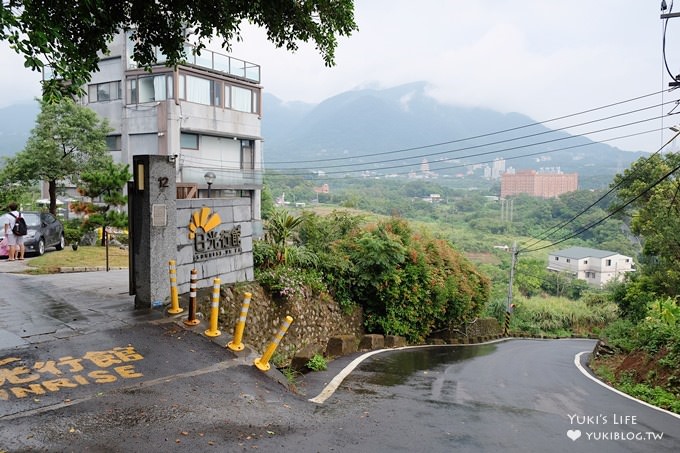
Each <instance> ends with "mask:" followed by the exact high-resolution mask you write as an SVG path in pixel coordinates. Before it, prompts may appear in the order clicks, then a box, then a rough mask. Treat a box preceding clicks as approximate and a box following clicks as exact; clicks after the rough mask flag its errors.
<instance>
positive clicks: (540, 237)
mask: <svg viewBox="0 0 680 453" xmlns="http://www.w3.org/2000/svg"><path fill="white" fill-rule="evenodd" d="M679 135H680V131H678V132H676V133H675V135H674V136H673V137H671V139H670V140H668V141H667V142H666V143H665V144H664V145H662V146H661V147H660V148H659V149H658V150H656V151H655V152H654V153H653V154H651V155H650V156H649V157H646V158H644V159H645V161H644V162H643V164H642V165H644V164H646V163H647V162H649V160H650V159H651V158H652V157H654V156H656V155H657V154H659V153H660V152H661V151H662V150H663V149H664V148H665V147H666V146H668V145H669V144H670V143H671V142H672V141H673V140H675V139H676V138H677V137H678V136H679ZM640 170H641V167H639V168H638V169H637V171H635V172H631V173H629V174H628V175H626V176H625V177H623V178H621V180H620V181H619V182H618V183H617V184H616V185H615V186H613V187H612V188H611V189H609V190H608V191H607V192H606V193H605V194H604V195H602V196H601V197H600V198H598V199H597V200H596V201H594V202H593V203H591V204H590V205H589V206H588V207H586V208H585V209H583V210H581V212H579V213H578V214H576V215H574V216H573V217H572V218H570V219H569V220H565V221H563V222H562V223H559V224H557V225H555V226H553V227H552V228H550V229H548V230H547V231H546V232H544V233H543V234H541V235H540V236H538V237H537V238H534V240H533V242H531V243H529V244H527V245H526V246H525V247H526V248H530V247H532V246H533V245H535V244H538V243H539V242H540V241H542V240H544V239H546V238H547V237H548V236H550V235H551V234H553V233H556V232H557V231H559V230H561V229H563V228H564V227H565V226H567V225H569V224H570V223H572V222H574V221H575V220H576V219H578V218H579V217H581V216H582V215H583V214H585V213H586V212H588V211H589V210H590V209H592V208H593V207H594V206H596V205H597V204H598V203H599V202H601V201H602V200H604V199H605V198H606V197H607V196H608V195H610V194H611V193H612V192H614V191H615V190H618V188H619V187H621V186H622V185H623V184H624V183H625V182H627V181H628V180H629V179H631V178H632V177H633V176H635V175H636V174H637V172H638V171H640Z"/></svg>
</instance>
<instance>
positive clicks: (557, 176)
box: [501, 169, 578, 198]
mask: <svg viewBox="0 0 680 453" xmlns="http://www.w3.org/2000/svg"><path fill="white" fill-rule="evenodd" d="M577 189H578V174H577V173H562V172H561V171H560V170H559V169H547V170H542V171H535V170H521V171H516V172H515V173H510V172H506V173H504V174H503V175H502V176H501V198H507V197H511V196H513V195H519V194H527V195H531V196H533V197H541V198H554V197H557V196H560V195H562V194H564V193H567V192H573V191H575V190H577Z"/></svg>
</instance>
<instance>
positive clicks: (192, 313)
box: [184, 269, 201, 326]
mask: <svg viewBox="0 0 680 453" xmlns="http://www.w3.org/2000/svg"><path fill="white" fill-rule="evenodd" d="M197 286H198V271H197V270H196V269H191V281H190V283H189V316H188V317H187V319H186V321H184V324H185V325H187V326H196V325H198V324H200V323H201V320H200V319H196V287H197Z"/></svg>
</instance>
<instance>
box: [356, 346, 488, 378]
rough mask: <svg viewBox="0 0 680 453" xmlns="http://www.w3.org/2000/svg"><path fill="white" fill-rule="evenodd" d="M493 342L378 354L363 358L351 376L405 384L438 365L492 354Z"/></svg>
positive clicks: (438, 366) (433, 370)
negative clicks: (415, 375)
mask: <svg viewBox="0 0 680 453" xmlns="http://www.w3.org/2000/svg"><path fill="white" fill-rule="evenodd" d="M495 350H496V345H494V344H484V345H472V346H432V347H422V348H410V349H403V350H398V351H390V352H385V353H382V354H377V355H375V356H373V357H371V358H370V359H369V360H366V361H365V362H363V363H362V364H361V365H360V366H359V367H358V368H357V370H355V372H354V373H352V375H351V377H350V380H351V381H353V382H355V383H359V382H361V383H367V384H374V385H380V386H387V387H389V386H394V385H401V384H404V383H405V382H406V381H407V380H408V379H409V378H410V377H411V376H413V375H414V374H416V373H418V372H435V371H436V370H437V369H438V368H442V367H446V366H448V365H450V364H452V363H456V362H460V361H463V360H467V359H472V358H474V357H481V356H485V355H488V354H491V353H492V352H494V351H495Z"/></svg>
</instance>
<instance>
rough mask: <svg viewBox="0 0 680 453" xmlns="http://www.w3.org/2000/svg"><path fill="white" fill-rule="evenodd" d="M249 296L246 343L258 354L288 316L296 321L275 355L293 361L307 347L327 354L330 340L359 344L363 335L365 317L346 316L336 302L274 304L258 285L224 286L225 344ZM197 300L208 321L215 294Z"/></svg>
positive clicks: (221, 323) (209, 292)
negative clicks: (339, 338)
mask: <svg viewBox="0 0 680 453" xmlns="http://www.w3.org/2000/svg"><path fill="white" fill-rule="evenodd" d="M246 292H250V293H251V294H252V298H251V301H250V308H249V309H248V317H247V320H246V327H245V330H244V333H243V342H244V343H246V344H248V345H249V346H251V347H253V348H254V349H255V350H256V351H259V352H263V351H264V350H265V349H266V348H267V346H268V345H269V343H270V342H271V341H272V337H273V336H274V335H275V334H276V333H277V332H278V329H279V326H280V325H281V322H282V321H283V319H284V318H285V317H286V316H287V315H290V316H292V317H293V323H292V324H291V325H290V327H289V329H288V332H287V333H286V335H285V336H284V337H283V339H282V340H281V343H280V344H279V346H278V348H277V350H276V353H278V354H281V355H284V356H286V357H288V358H292V357H293V356H295V355H296V353H297V352H298V351H300V350H302V349H303V348H307V347H310V348H311V349H316V350H319V351H321V352H322V353H324V351H325V350H326V346H327V344H328V341H329V339H330V338H332V337H335V336H338V335H351V336H354V337H356V338H357V344H358V339H359V338H360V336H361V335H362V333H363V317H362V313H361V310H360V309H356V310H355V312H354V313H351V314H345V313H343V312H342V310H341V309H340V307H339V306H338V304H337V303H336V302H335V301H333V300H330V299H326V298H313V299H305V300H293V301H289V300H285V299H284V300H275V299H272V298H270V297H269V296H268V295H267V294H266V293H265V292H264V291H263V290H262V289H261V288H260V287H259V285H257V284H252V283H245V284H236V285H223V286H222V290H221V294H220V310H219V312H220V316H219V323H218V324H219V329H220V330H221V331H222V336H223V337H224V342H225V344H226V343H227V342H229V341H231V339H232V337H233V334H234V326H235V325H236V322H237V321H238V318H239V316H240V313H241V306H242V305H243V299H244V293H246ZM187 298H188V295H182V299H183V300H182V305H183V306H186V303H187ZM197 298H198V300H197V302H198V306H199V309H198V311H200V312H201V313H202V314H203V316H204V319H205V320H208V319H209V315H210V302H211V298H212V290H211V289H210V288H203V289H200V290H199V291H198V296H197ZM308 349H309V348H308ZM276 353H275V354H276Z"/></svg>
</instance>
